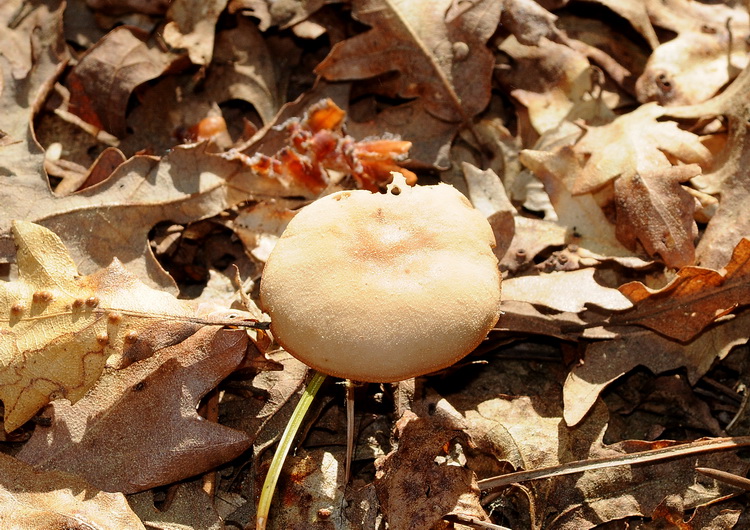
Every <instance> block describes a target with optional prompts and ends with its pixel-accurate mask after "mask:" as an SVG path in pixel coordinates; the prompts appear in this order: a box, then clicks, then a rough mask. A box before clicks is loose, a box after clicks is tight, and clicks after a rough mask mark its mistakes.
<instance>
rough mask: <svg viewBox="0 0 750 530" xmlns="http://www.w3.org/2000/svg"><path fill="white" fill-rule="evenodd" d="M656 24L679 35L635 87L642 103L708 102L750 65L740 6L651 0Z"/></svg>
mask: <svg viewBox="0 0 750 530" xmlns="http://www.w3.org/2000/svg"><path fill="white" fill-rule="evenodd" d="M646 9H647V10H648V11H649V12H650V13H651V15H652V17H653V18H654V19H655V23H657V24H659V25H662V26H665V27H667V28H669V29H671V30H673V31H676V32H677V33H678V35H677V37H676V38H674V39H672V40H669V41H667V42H665V43H663V44H661V45H660V46H659V47H657V48H656V49H655V50H654V52H653V53H652V55H651V57H650V58H649V60H648V63H647V64H646V67H645V69H644V71H643V73H642V74H641V76H640V77H639V78H638V80H637V82H636V85H635V88H636V95H637V96H638V100H639V101H641V102H646V101H656V102H658V103H659V104H660V105H664V106H667V105H690V104H694V103H699V102H701V101H705V100H707V99H708V98H710V97H711V96H713V95H714V94H716V92H717V91H719V90H720V89H721V88H722V87H723V86H725V85H726V84H727V82H729V81H731V80H732V78H734V77H735V76H736V75H737V73H739V71H740V70H742V68H743V67H744V66H745V65H746V64H747V60H748V56H747V51H748V47H747V43H746V42H745V38H746V37H747V36H748V34H750V25H749V24H748V14H747V10H746V9H745V8H743V7H741V6H732V5H723V4H715V5H709V4H702V3H700V2H684V1H671V2H668V3H662V5H659V3H658V2H648V3H647V5H646Z"/></svg>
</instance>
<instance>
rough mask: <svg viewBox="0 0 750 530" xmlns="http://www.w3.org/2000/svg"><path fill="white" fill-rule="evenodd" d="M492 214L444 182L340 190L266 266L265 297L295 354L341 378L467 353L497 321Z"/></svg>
mask: <svg viewBox="0 0 750 530" xmlns="http://www.w3.org/2000/svg"><path fill="white" fill-rule="evenodd" d="M494 246H495V238H494V236H493V233H492V230H491V228H490V226H489V224H488V223H487V221H486V219H485V218H484V217H483V216H482V214H480V213H479V212H478V211H477V210H474V209H473V208H472V206H471V204H470V203H469V201H468V200H467V199H466V198H465V197H464V196H463V195H462V194H461V193H459V192H458V191H456V189H454V188H453V187H452V186H449V185H447V184H438V185H437V186H416V187H413V188H412V187H409V186H407V185H406V182H405V181H404V178H403V177H402V176H401V175H400V174H397V173H395V174H394V179H393V183H392V184H391V185H390V186H389V187H388V192H387V193H385V194H382V193H371V192H369V191H364V190H358V191H342V192H338V193H334V194H332V195H328V196H326V197H323V198H322V199H319V200H317V201H315V202H313V203H312V204H310V205H309V206H306V207H305V208H303V209H302V210H301V211H300V212H299V213H298V214H297V215H296V216H295V217H294V218H293V219H292V221H291V222H290V223H289V225H288V227H287V229H286V230H285V231H284V233H283V234H282V236H281V238H280V239H279V241H278V243H277V244H276V247H275V248H274V250H273V251H272V252H271V255H270V256H269V258H268V261H267V263H266V267H265V270H264V272H263V278H262V281H261V288H260V297H261V305H262V307H263V309H264V310H265V311H266V312H267V313H268V314H269V315H270V316H271V330H272V332H273V334H274V337H275V338H276V340H277V341H278V342H279V344H281V345H282V346H283V347H284V348H285V349H286V350H287V351H289V353H291V354H292V355H294V356H295V357H297V358H298V359H299V360H301V361H302V362H304V363H305V364H307V365H308V366H312V367H313V368H315V369H317V370H319V371H321V372H323V373H326V374H329V375H334V376H338V377H343V378H347V379H353V380H357V381H368V382H393V381H400V380H403V379H408V378H410V377H415V376H418V375H422V374H426V373H429V372H433V371H436V370H440V369H442V368H445V367H447V366H450V365H451V364H453V363H455V362H456V361H458V360H459V359H461V358H462V357H464V356H465V355H466V354H468V353H469V352H471V351H472V350H473V349H474V348H475V347H476V346H477V345H478V344H479V343H480V342H481V341H482V340H483V339H484V337H485V336H486V335H487V333H488V331H489V330H491V329H492V327H493V326H494V325H495V323H496V322H497V320H498V316H499V304H500V273H499V270H498V266H497V265H498V262H497V258H496V257H495V255H494V254H493V253H492V248H494Z"/></svg>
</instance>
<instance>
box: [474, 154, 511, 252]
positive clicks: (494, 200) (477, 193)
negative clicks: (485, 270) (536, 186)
mask: <svg viewBox="0 0 750 530" xmlns="http://www.w3.org/2000/svg"><path fill="white" fill-rule="evenodd" d="M461 169H462V171H463V173H464V178H465V179H466V185H467V186H468V188H469V190H468V191H469V199H470V200H471V204H472V205H473V206H474V208H476V209H477V210H479V211H480V212H482V213H483V214H484V215H485V216H486V217H487V221H488V222H489V223H490V226H491V227H492V233H493V234H494V235H495V241H496V242H497V247H495V248H494V249H493V252H494V253H495V255H496V256H498V258H502V257H503V256H504V255H505V252H506V251H507V250H508V248H509V247H510V244H511V241H512V240H513V236H514V235H515V231H516V223H515V219H514V216H515V214H516V209H515V208H514V207H513V205H512V204H511V202H510V200H509V199H508V196H507V195H506V193H505V188H504V187H503V183H502V181H501V180H500V177H498V176H497V174H496V173H495V172H494V171H492V170H491V169H488V170H485V171H481V170H480V169H479V168H477V167H476V166H473V165H471V164H468V163H466V162H464V163H463V164H461Z"/></svg>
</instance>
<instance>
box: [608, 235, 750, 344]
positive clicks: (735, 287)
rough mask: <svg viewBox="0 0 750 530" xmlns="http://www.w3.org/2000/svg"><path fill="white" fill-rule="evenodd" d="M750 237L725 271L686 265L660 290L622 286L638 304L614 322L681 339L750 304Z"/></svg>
mask: <svg viewBox="0 0 750 530" xmlns="http://www.w3.org/2000/svg"><path fill="white" fill-rule="evenodd" d="M749 277H750V239H748V238H743V239H742V240H741V241H740V243H739V244H738V245H737V248H736V249H735V251H734V254H733V255H732V259H731V261H730V262H729V264H728V265H727V266H726V267H725V269H724V271H723V273H722V272H718V271H715V270H712V269H706V268H703V267H684V268H682V269H680V270H679V271H678V272H677V276H676V277H675V278H674V279H673V280H672V281H671V282H669V284H668V285H666V286H665V287H662V288H661V289H650V288H648V287H647V286H645V285H643V284H642V283H640V282H630V283H627V284H625V285H623V286H621V287H620V291H621V292H622V293H623V294H624V295H625V296H627V297H628V298H629V299H630V300H631V301H632V302H633V304H634V305H635V307H634V308H633V309H632V310H630V311H628V312H627V313H624V314H621V315H616V316H615V317H613V318H612V321H611V322H612V323H613V324H620V325H621V324H625V323H628V324H637V325H640V326H645V327H647V328H650V329H653V330H656V331H658V332H659V333H662V334H664V335H666V336H668V337H672V338H674V339H677V340H679V341H683V342H685V341H689V340H692V339H693V338H694V337H695V336H696V335H698V334H699V333H700V332H701V331H703V330H704V328H706V326H708V325H709V324H711V323H712V322H714V321H715V320H716V319H717V318H720V317H722V316H724V315H727V314H728V313H731V312H733V311H734V310H735V309H736V308H738V307H741V306H745V305H748V304H750V281H749Z"/></svg>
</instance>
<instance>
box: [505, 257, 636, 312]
mask: <svg viewBox="0 0 750 530" xmlns="http://www.w3.org/2000/svg"><path fill="white" fill-rule="evenodd" d="M595 273H596V269H594V268H593V267H587V268H583V269H578V270H575V271H567V272H551V273H548V274H541V275H539V276H521V277H518V278H510V279H507V280H504V281H503V301H504V302H505V301H517V302H527V303H530V304H537V305H541V306H544V307H547V308H550V309H554V310H556V311H567V312H570V313H580V312H582V311H583V310H584V309H585V308H586V306H587V305H595V306H598V307H601V308H604V309H609V310H610V311H619V310H623V309H630V308H631V307H632V304H631V303H630V302H629V301H628V300H627V298H625V297H624V296H623V295H622V293H620V292H619V291H618V290H617V289H612V288H610V287H605V286H603V285H601V284H599V283H597V282H596V280H595V279H594V274H595Z"/></svg>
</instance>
